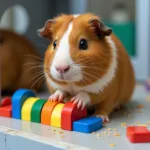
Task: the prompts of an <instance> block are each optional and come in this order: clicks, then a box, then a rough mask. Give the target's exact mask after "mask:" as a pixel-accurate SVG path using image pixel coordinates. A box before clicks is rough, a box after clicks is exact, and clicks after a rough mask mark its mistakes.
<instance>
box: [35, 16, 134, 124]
mask: <svg viewBox="0 0 150 150" xmlns="http://www.w3.org/2000/svg"><path fill="white" fill-rule="evenodd" d="M37 32H38V34H39V36H41V37H44V38H48V39H49V40H51V43H50V45H49V46H48V48H47V50H46V53H45V58H44V72H45V76H46V82H47V86H48V89H49V91H50V93H51V94H52V95H51V96H50V100H53V101H63V99H65V98H66V97H68V96H71V97H72V98H71V99H70V100H71V101H72V102H73V103H74V104H76V105H77V107H78V108H81V109H83V108H84V107H85V106H86V107H91V106H94V107H95V114H96V115H98V116H99V117H101V118H102V119H103V121H104V122H109V115H110V113H111V112H112V111H113V110H114V108H116V107H117V106H123V105H125V104H126V103H127V102H129V100H130V99H131V96H132V93H133V91H134V87H135V76H134V70H133V67H132V64H131V61H130V58H129V56H128V54H127V52H126V50H125V48H124V47H123V45H122V43H121V42H120V40H119V39H118V38H117V37H116V36H115V34H114V33H112V29H110V28H108V27H107V26H106V25H105V24H104V23H103V22H102V21H101V19H100V17H98V16H96V15H94V14H91V13H87V14H80V15H65V14H62V15H60V16H58V17H56V18H54V19H52V20H48V21H47V22H46V23H45V25H44V27H43V28H41V29H39V30H38V31H37Z"/></svg>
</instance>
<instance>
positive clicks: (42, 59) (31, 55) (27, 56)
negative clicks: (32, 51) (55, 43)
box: [24, 55, 44, 61]
mask: <svg viewBox="0 0 150 150" xmlns="http://www.w3.org/2000/svg"><path fill="white" fill-rule="evenodd" d="M24 57H34V58H37V59H39V60H42V61H44V59H42V58H40V57H38V56H34V55H24Z"/></svg>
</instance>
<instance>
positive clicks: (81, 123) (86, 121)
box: [73, 117, 103, 133]
mask: <svg viewBox="0 0 150 150" xmlns="http://www.w3.org/2000/svg"><path fill="white" fill-rule="evenodd" d="M102 123H103V120H102V119H101V118H98V117H87V118H83V119H80V120H77V121H74V122H73V131H77V132H83V133H91V132H94V131H96V130H99V129H100V128H102V126H103V124H102Z"/></svg>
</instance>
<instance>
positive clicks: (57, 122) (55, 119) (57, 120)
mask: <svg viewBox="0 0 150 150" xmlns="http://www.w3.org/2000/svg"><path fill="white" fill-rule="evenodd" d="M63 107H64V104H63V103H59V104H57V105H56V106H55V108H54V109H53V112H52V115H51V126H54V127H59V128H60V127H61V112H62V109H63Z"/></svg>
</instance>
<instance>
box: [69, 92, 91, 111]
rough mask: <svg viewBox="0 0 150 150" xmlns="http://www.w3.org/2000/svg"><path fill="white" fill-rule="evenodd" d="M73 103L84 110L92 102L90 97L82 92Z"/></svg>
mask: <svg viewBox="0 0 150 150" xmlns="http://www.w3.org/2000/svg"><path fill="white" fill-rule="evenodd" d="M71 101H72V102H73V103H74V104H76V105H77V108H81V109H84V108H85V106H86V105H88V104H89V103H90V102H91V99H90V96H89V94H88V93H86V92H80V93H78V94H77V95H76V96H75V97H73V98H72V99H71Z"/></svg>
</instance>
